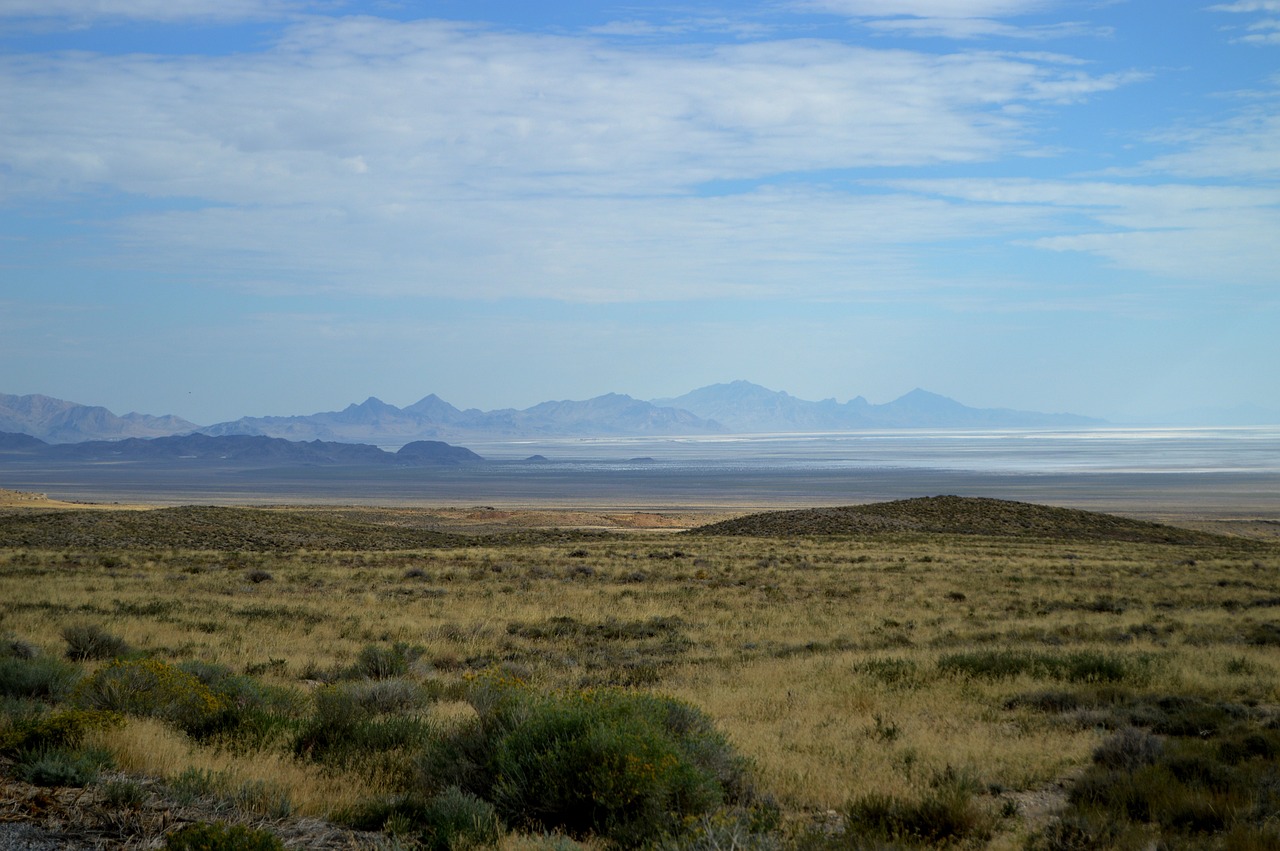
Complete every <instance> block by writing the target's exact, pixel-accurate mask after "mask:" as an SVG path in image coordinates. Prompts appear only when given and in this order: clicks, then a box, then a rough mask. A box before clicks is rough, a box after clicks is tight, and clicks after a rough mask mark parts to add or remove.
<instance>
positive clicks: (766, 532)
mask: <svg viewBox="0 0 1280 851" xmlns="http://www.w3.org/2000/svg"><path fill="white" fill-rule="evenodd" d="M886 532H890V533H891V532H921V533H937V534H949V535H987V536H992V537H1007V538H1035V539H1053V540H1072V541H1126V542H1133V543H1156V544H1220V543H1223V542H1224V541H1230V542H1232V543H1237V541H1236V539H1233V538H1226V537H1223V536H1219V535H1212V534H1210V533H1207V532H1196V531H1192V530H1190V529H1180V528H1177V527H1174V526H1166V525H1163V524H1160V523H1149V522H1146V521H1142V520H1130V519H1128V518H1125V517H1116V516H1114V515H1110V514H1099V513H1096V512H1092V511H1079V510H1076V509H1071V508H1054V507H1051V506H1047V505H1034V504H1031V503H1025V502H1010V501H1007V500H1001V499H985V498H976V497H961V496H931V497H921V498H917V499H903V500H897V501H894V502H881V503H874V504H871V505H851V506H842V507H839V508H808V509H801V510H797V511H769V512H765V513H762V514H750V515H747V516H746V517H738V518H735V519H733V520H725V521H723V522H721V523H712V524H710V525H708V526H700V527H698V528H696V529H691V530H689V534H696V535H741V536H751V537H770V538H787V537H800V536H804V535H866V534H877V533H886Z"/></svg>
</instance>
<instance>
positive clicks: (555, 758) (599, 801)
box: [421, 682, 745, 847]
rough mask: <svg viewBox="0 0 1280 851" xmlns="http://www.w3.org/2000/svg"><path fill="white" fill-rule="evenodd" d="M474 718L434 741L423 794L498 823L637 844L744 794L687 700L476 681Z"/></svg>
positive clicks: (713, 735)
mask: <svg viewBox="0 0 1280 851" xmlns="http://www.w3.org/2000/svg"><path fill="white" fill-rule="evenodd" d="M472 704H473V705H474V706H475V707H476V709H477V711H478V712H479V713H480V717H479V718H478V719H477V720H476V721H475V722H473V723H472V724H469V725H463V726H462V727H461V728H459V729H456V730H453V731H450V732H448V733H445V734H443V735H441V736H438V737H437V738H436V739H435V740H434V741H433V743H432V746H431V747H430V748H429V749H428V752H427V754H426V755H425V757H424V759H423V761H422V764H421V767H422V772H421V776H422V781H423V785H424V788H427V789H432V788H435V789H444V788H447V787H448V786H450V785H457V786H459V787H460V788H462V789H464V790H465V791H467V792H470V793H472V794H474V795H477V796H478V797H481V798H484V799H485V800H488V801H490V802H492V803H493V805H494V807H495V808H496V809H497V812H498V815H499V816H501V817H502V818H503V819H504V820H505V821H506V822H507V823H508V824H510V825H513V826H520V827H532V828H534V829H537V830H543V831H554V830H562V831H564V832H566V833H568V834H570V835H573V836H585V835H588V834H597V835H600V836H603V837H605V838H607V839H608V840H609V841H611V842H613V843H615V844H618V845H622V846H628V847H630V846H638V845H642V844H644V843H646V842H651V841H654V840H656V839H658V838H660V837H661V836H663V835H667V834H670V833H673V832H675V831H676V830H677V828H678V827H679V826H680V825H681V824H682V822H683V820H684V819H686V818H689V817H697V816H699V815H701V814H703V813H706V812H710V811H712V810H714V809H715V808H716V807H718V806H720V805H721V804H722V803H723V802H724V801H725V799H726V798H727V797H731V796H734V795H740V794H741V793H742V792H743V791H744V787H745V784H744V773H743V772H744V764H743V761H742V760H741V759H740V758H739V757H737V756H736V755H735V754H734V753H733V751H732V749H731V748H730V747H729V745H728V744H727V742H726V741H725V739H724V737H723V736H722V735H720V734H719V733H718V732H717V731H716V730H715V729H714V727H713V726H712V725H711V723H710V721H709V720H708V719H707V718H706V716H705V715H703V714H702V713H701V712H699V711H698V710H697V709H695V708H694V707H692V706H689V705H688V704H685V703H681V702H679V701H676V700H673V699H670V698H664V697H657V696H653V695H646V694H636V693H630V692H624V691H620V690H616V689H593V690H588V691H570V692H564V693H556V694H539V693H535V692H533V691H532V690H530V689H527V688H525V687H522V686H520V685H512V684H504V683H501V682H496V683H495V682H482V683H480V684H479V685H478V686H477V688H476V690H475V691H474V692H473V694H472Z"/></svg>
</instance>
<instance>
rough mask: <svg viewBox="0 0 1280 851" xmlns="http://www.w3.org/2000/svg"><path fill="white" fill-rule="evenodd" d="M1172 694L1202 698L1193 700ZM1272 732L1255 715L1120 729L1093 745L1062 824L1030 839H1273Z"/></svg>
mask: <svg viewBox="0 0 1280 851" xmlns="http://www.w3.org/2000/svg"><path fill="white" fill-rule="evenodd" d="M1175 703H1176V705H1178V706H1180V707H1182V708H1186V707H1188V706H1199V707H1200V708H1201V709H1203V708H1204V706H1203V705H1201V704H1199V703H1197V702H1194V701H1193V702H1190V703H1188V702H1175ZM1275 732H1276V731H1271V730H1268V729H1265V728H1260V727H1258V726H1257V725H1256V723H1253V724H1251V723H1248V722H1237V723H1235V724H1234V725H1233V726H1231V727H1230V728H1228V729H1224V730H1216V731H1212V733H1213V735H1212V736H1210V737H1208V738H1202V737H1201V735H1200V734H1190V735H1187V736H1181V737H1179V736H1171V737H1164V738H1157V737H1155V736H1152V735H1150V734H1148V733H1145V732H1142V731H1139V730H1132V729H1127V730H1122V731H1121V732H1120V733H1118V734H1116V735H1115V736H1113V737H1112V738H1111V739H1110V740H1108V741H1107V742H1104V743H1103V744H1102V745H1101V746H1100V747H1099V748H1098V750H1097V751H1096V752H1095V753H1094V759H1093V764H1092V765H1091V766H1090V767H1089V769H1088V770H1087V771H1086V772H1085V773H1084V774H1083V775H1082V776H1081V777H1080V778H1079V779H1078V780H1077V781H1076V783H1075V785H1074V786H1073V787H1072V789H1071V791H1070V795H1069V799H1068V800H1069V804H1070V806H1069V809H1068V810H1067V812H1066V813H1065V814H1064V815H1063V816H1062V818H1061V819H1060V824H1056V825H1051V826H1050V828H1049V829H1047V830H1046V831H1044V833H1043V834H1042V835H1041V836H1040V837H1039V838H1038V839H1037V842H1038V844H1035V845H1033V846H1032V847H1033V848H1036V849H1040V848H1045V849H1049V851H1058V849H1075V848H1085V849H1092V848H1099V849H1101V848H1112V847H1127V846H1123V845H1121V843H1120V841H1119V840H1117V839H1116V838H1115V837H1117V836H1127V835H1139V834H1143V833H1145V835H1147V836H1148V838H1150V837H1151V836H1154V837H1156V838H1158V840H1159V843H1158V844H1159V847H1161V848H1166V847H1167V848H1170V849H1175V848H1177V849H1181V848H1188V849H1190V848H1214V849H1220V848H1233V847H1234V848H1240V849H1251V848H1254V847H1262V848H1265V847H1275V846H1268V845H1267V844H1266V842H1265V841H1264V839H1265V837H1266V835H1267V833H1268V831H1271V832H1274V831H1273V828H1274V814H1275V813H1276V812H1277V811H1280V763H1278V762H1277V759H1276V756H1277V754H1280V736H1273V733H1275ZM1105 825H1110V827H1109V828H1107V829H1103V826H1105ZM1073 826H1074V827H1073ZM1082 826H1090V829H1089V830H1085V829H1084V827H1082ZM1068 840H1070V841H1072V842H1075V844H1074V845H1071V844H1069V842H1068ZM1089 842H1093V843H1095V844H1088V843H1089ZM1148 844H1149V843H1148Z"/></svg>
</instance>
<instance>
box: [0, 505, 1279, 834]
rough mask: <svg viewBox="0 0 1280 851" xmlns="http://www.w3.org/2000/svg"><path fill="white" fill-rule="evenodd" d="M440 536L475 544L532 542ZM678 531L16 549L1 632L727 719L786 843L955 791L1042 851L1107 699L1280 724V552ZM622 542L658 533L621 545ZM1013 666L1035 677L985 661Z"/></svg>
mask: <svg viewBox="0 0 1280 851" xmlns="http://www.w3.org/2000/svg"><path fill="white" fill-rule="evenodd" d="M435 516H436V518H437V519H436V520H435V521H433V522H434V523H435V524H436V528H437V529H440V528H444V527H445V526H448V525H449V523H448V522H446V521H452V524H453V525H452V527H451V528H453V529H454V530H455V531H456V530H459V529H461V528H462V527H464V526H467V525H478V526H482V527H484V528H483V530H484V531H491V527H492V526H493V524H495V523H496V524H501V523H502V522H507V521H511V520H512V518H511V517H498V516H494V515H492V514H490V515H476V514H475V510H471V511H470V514H468V513H467V512H461V511H459V512H457V513H455V514H454V515H453V516H452V517H449V516H447V514H442V513H439V512H437V514H436V515H435ZM441 517H443V518H444V519H443V520H441V519H440V518H441ZM347 519H350V518H347ZM383 522H387V518H385V517H384V518H383ZM396 522H400V523H407V522H411V519H406V518H404V517H401V518H400V519H399V520H398V521H396ZM516 522H517V523H518V524H521V525H525V526H532V525H537V523H538V522H539V521H536V520H535V519H530V518H529V517H527V516H522V517H520V518H517V520H516ZM684 522H685V519H684V518H677V519H675V520H662V519H652V517H639V516H633V517H629V518H627V519H624V520H622V521H619V522H617V523H615V524H614V526H615V531H613V532H611V533H609V534H607V535H602V534H582V535H577V536H572V535H571V536H568V537H563V538H561V539H548V540H542V541H540V540H537V539H521V540H518V541H515V542H507V541H504V540H503V539H502V538H501V537H500V536H499V537H485V538H480V539H470V540H461V541H455V542H447V541H446V542H442V543H441V544H440V545H438V546H432V547H424V548H419V549H412V550H396V551H388V552H376V551H367V550H366V551H352V552H343V551H312V550H308V549H295V550H291V551H270V552H253V551H229V550H190V549H146V548H136V547H130V548H117V547H112V546H109V545H108V546H94V547H88V546H70V547H51V546H50V547H9V548H6V549H0V599H2V600H3V601H4V605H3V607H2V608H0V612H2V614H0V633H3V634H6V635H8V636H10V637H11V638H16V639H19V640H21V641H23V642H29V643H31V644H34V645H36V646H38V647H40V648H42V649H44V650H45V651H46V652H49V653H60V652H61V651H62V649H63V648H64V647H65V643H64V640H63V638H62V634H63V631H64V630H65V629H67V628H68V627H75V626H93V627H99V628H101V629H102V630H105V631H106V632H109V633H111V634H114V635H116V636H119V637H122V638H123V639H124V640H125V641H126V642H127V643H128V644H129V645H130V646H131V647H132V648H134V649H135V650H136V651H141V652H143V653H145V654H147V655H149V656H152V657H154V658H158V659H161V660H168V661H172V662H179V661H185V660H201V661H203V662H208V663H214V664H218V665H223V666H226V667H228V668H230V669H232V670H233V671H235V672H237V673H247V674H250V675H252V676H254V677H255V678H258V679H260V680H261V681H263V682H266V683H269V684H272V685H275V686H280V687H282V688H286V689H289V690H292V691H295V692H297V693H298V694H302V695H305V694H306V693H308V692H310V691H313V690H314V689H316V688H317V687H318V685H319V684H320V683H322V682H328V681H333V680H335V679H337V678H338V677H339V676H340V673H341V672H342V671H343V670H346V669H350V668H351V667H352V666H353V665H357V664H358V662H359V660H360V658H361V654H362V651H366V648H369V647H371V646H374V647H384V648H392V647H394V646H396V645H402V646H403V647H404V648H408V649H409V656H408V658H410V659H411V664H410V667H409V670H408V672H407V674H406V675H405V677H406V678H407V679H410V680H413V681H416V682H419V683H424V684H426V685H427V686H428V687H429V688H430V689H431V692H432V694H434V695H435V696H436V698H435V700H434V702H433V703H431V704H430V706H429V707H427V708H426V709H425V710H422V711H424V712H426V713H427V714H428V715H429V716H430V717H432V718H434V719H435V720H436V721H437V722H438V723H439V724H442V725H449V724H456V723H459V722H460V720H463V719H465V718H467V717H468V716H469V713H473V712H474V710H472V709H471V707H470V706H469V705H468V704H467V703H465V702H462V701H461V700H460V699H459V698H460V696H461V695H463V693H464V692H465V689H466V688H467V686H468V683H469V682H472V681H473V679H474V677H475V676H477V674H479V673H480V672H485V671H495V670H497V671H502V672H504V675H505V676H510V677H515V678H519V679H521V680H524V681H527V682H530V683H532V684H534V685H535V686H536V687H537V688H539V689H545V690H556V689H565V688H574V689H577V688H583V687H590V686H596V685H617V686H624V687H627V688H633V689H638V690H644V691H654V692H660V693H663V694H668V695H672V696H675V697H678V698H682V699H684V700H686V701H688V702H689V703H691V704H693V705H694V706H696V707H699V708H701V709H702V710H704V711H705V712H706V713H707V714H708V715H709V716H710V717H711V718H712V719H713V720H714V721H715V723H716V724H717V725H718V726H719V728H720V729H721V730H722V731H723V732H724V733H725V734H727V736H728V739H729V741H730V742H731V743H732V745H733V746H735V747H736V748H737V750H738V751H739V752H740V753H742V754H744V755H746V756H747V757H748V758H749V759H750V761H751V763H752V766H753V767H752V776H753V782H754V785H755V787H756V789H757V790H758V792H759V794H760V795H762V796H768V797H771V798H773V799H774V800H776V801H777V803H778V805H779V806H780V808H781V811H782V812H783V813H784V815H785V817H786V821H787V823H789V824H804V825H813V824H819V823H822V821H823V819H829V818H831V817H832V814H833V813H834V812H835V811H842V808H844V807H845V805H846V804H847V803H848V802H849V801H851V800H853V799H856V798H858V797H859V796H867V795H870V794H884V795H890V796H899V797H902V798H912V797H913V796H915V797H919V796H920V795H922V794H924V793H926V792H927V790H928V789H929V788H930V787H931V784H933V785H936V783H937V779H938V778H939V777H943V776H947V775H948V774H951V775H957V774H958V775H960V776H964V777H966V778H970V779H971V780H972V781H973V785H974V788H976V789H978V790H980V794H979V799H980V801H981V806H982V807H984V808H985V809H986V811H988V812H991V813H1001V814H1002V817H1001V819H1000V821H999V825H998V827H997V829H996V830H995V831H994V833H993V834H992V835H991V836H990V837H989V838H986V839H984V840H983V841H982V842H981V843H979V845H980V846H981V847H987V848H992V849H1013V848H1022V847H1024V845H1025V843H1026V842H1027V840H1028V837H1029V836H1031V835H1032V834H1034V833H1035V832H1036V831H1037V830H1040V829H1042V828H1043V827H1044V826H1045V824H1046V823H1047V820H1048V819H1049V817H1050V816H1051V814H1052V808H1053V807H1054V806H1057V805H1060V804H1061V803H1062V802H1063V801H1065V791H1064V790H1065V788H1066V785H1067V784H1069V783H1070V781H1071V780H1072V778H1074V777H1076V776H1078V775H1079V774H1080V773H1081V772H1082V771H1083V770H1084V768H1085V767H1086V766H1087V765H1088V763H1089V761H1090V756H1091V754H1092V753H1093V752H1094V750H1095V749H1096V748H1097V747H1098V746H1099V743H1100V742H1102V741H1103V740H1104V738H1105V737H1106V736H1107V735H1109V733H1110V731H1111V728H1112V726H1113V725H1111V724H1109V723H1108V722H1107V720H1106V717H1105V714H1104V713H1102V712H1100V711H1099V710H1097V708H1096V706H1094V705H1093V704H1090V702H1089V695H1095V696H1096V695H1098V694H1100V693H1104V692H1105V694H1104V696H1103V697H1101V698H1099V700H1100V701H1102V702H1107V705H1112V706H1114V705H1119V704H1123V703H1124V702H1125V701H1130V702H1138V703H1140V702H1141V701H1142V700H1158V699H1160V698H1165V697H1169V696H1177V697H1180V698H1197V699H1202V700H1204V701H1210V702H1223V701H1226V702H1230V703H1232V704H1233V705H1239V706H1241V707H1253V708H1255V709H1257V710H1258V711H1269V709H1270V708H1273V707H1275V706H1276V705H1277V704H1280V680H1278V679H1277V672H1278V671H1280V658H1278V657H1277V653H1276V645H1277V644H1280V554H1278V552H1277V550H1276V549H1274V548H1273V547H1272V546H1270V545H1266V544H1259V543H1257V542H1249V541H1242V540H1236V541H1231V540H1227V539H1217V540H1215V539H1212V538H1209V537H1207V536H1206V537H1204V538H1202V539H1200V540H1197V541H1196V542H1194V543H1180V544H1163V543H1133V542H1113V541H1105V540H1096V541H1089V540H1070V539H1058V540H1051V539H1045V538H1019V537H995V536H976V535H961V534H949V535H948V534H927V533H916V532H884V533H880V534H868V535H860V536H857V537H849V536H839V535H836V536H825V537H824V536H805V537H707V536H692V535H687V534H678V533H675V532H669V531H662V530H661V527H662V526H663V525H677V526H679V525H681V524H683V523H684ZM628 524H630V525H633V526H636V527H645V531H643V532H635V531H626V530H623V531H616V528H617V526H624V525H628ZM568 525H570V526H576V527H595V528H600V527H602V526H604V525H606V523H605V522H602V521H601V520H600V519H599V517H586V516H583V517H572V518H568ZM655 528H656V529H657V531H655ZM3 544H4V542H3V540H0V546H3ZM964 654H969V656H967V657H966V656H965V655H964ZM974 654H978V655H974ZM981 654H986V656H982V655H981ZM1000 654H1005V655H1004V656H1003V657H1002V656H1001V655H1000ZM1018 654H1021V655H1018ZM966 658H967V659H968V660H969V662H967V663H966V662H965V659H966ZM1001 658H1004V659H1006V661H1008V659H1013V658H1021V659H1030V660H1032V662H1031V663H1030V664H1028V665H1023V666H1022V667H1021V668H1019V667H1018V666H1016V665H1014V666H1012V667H1006V668H1004V669H998V670H991V671H984V670H982V669H980V667H979V662H981V660H983V659H985V660H987V661H988V662H989V661H991V660H993V659H994V660H996V661H998V660H999V659H1001ZM957 659H959V660H960V661H957ZM975 660H978V661H975ZM1036 660H1039V661H1036ZM103 664H105V663H103V662H97V663H88V668H89V669H90V670H92V669H93V667H94V666H100V665H103ZM1073 665H1074V666H1075V667H1073ZM1089 665H1092V666H1093V667H1092V668H1090V667H1089ZM1081 666H1084V667H1081ZM1068 693H1069V694H1072V695H1075V697H1074V698H1073V699H1072V700H1066V699H1065V698H1064V699H1062V705H1061V706H1054V707H1053V708H1052V709H1051V710H1050V709H1046V708H1045V705H1044V704H1045V703H1047V702H1052V695H1053V694H1068ZM1037 696H1039V697H1037ZM97 735H98V736H99V737H100V740H101V742H102V743H103V744H105V745H106V747H108V748H109V749H110V750H111V751H112V752H113V754H114V755H115V759H116V763H117V764H118V765H119V766H120V767H121V768H122V769H123V770H126V771H130V772H135V773H138V774H145V775H151V776H156V777H162V778H174V777H178V776H179V775H181V774H182V773H183V772H184V771H189V770H190V769H191V768H193V767H194V768H197V769H201V770H207V771H210V772H218V773H220V774H221V776H223V777H229V778H233V780H234V782H236V783H240V784H244V783H250V782H253V781H261V782H263V783H267V784H271V786H272V787H274V788H278V789H280V790H283V792H284V793H286V794H287V795H288V796H289V798H290V800H291V801H292V807H293V810H294V812H296V813H302V814H308V815H314V816H322V817H323V816H328V815H330V814H332V813H333V812H334V810H335V809H338V808H341V807H344V806H349V805H351V804H352V803H354V801H355V799H356V798H358V797H360V796H361V795H365V794H367V793H368V790H369V789H370V788H371V787H370V786H369V784H370V783H372V784H373V788H374V791H376V786H377V783H378V782H379V781H378V778H377V777H376V776H374V777H372V779H371V778H370V776H369V774H368V773H363V774H359V776H358V777H357V776H356V775H355V774H351V775H348V774H344V773H343V771H342V770H339V769H334V768H333V767H326V766H320V765H316V764H314V763H309V762H305V761H303V760H301V759H299V758H296V757H295V756H294V755H293V753H292V752H290V751H289V750H288V749H287V748H286V747H279V746H276V747H268V748H266V750H264V751H256V752H248V753H245V752H239V753H237V752H234V751H229V750H227V749H218V748H216V747H210V746H205V745H201V744H198V743H196V742H194V741H193V740H192V739H190V738H188V737H186V736H184V735H183V734H182V733H180V732H177V731H175V730H174V729H172V728H171V727H169V726H166V725H164V724H162V723H160V722H159V721H156V720H150V719H140V718H135V719H131V720H129V721H128V723H127V724H125V725H124V726H123V727H118V728H115V729H110V730H106V731H103V732H101V733H99V734H97ZM387 782H388V783H390V781H387ZM509 841H512V842H514V841H515V840H514V839H509Z"/></svg>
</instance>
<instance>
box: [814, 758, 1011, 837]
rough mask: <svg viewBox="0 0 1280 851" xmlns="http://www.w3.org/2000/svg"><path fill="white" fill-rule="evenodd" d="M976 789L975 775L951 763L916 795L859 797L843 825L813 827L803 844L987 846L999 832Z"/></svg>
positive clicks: (846, 813)
mask: <svg viewBox="0 0 1280 851" xmlns="http://www.w3.org/2000/svg"><path fill="white" fill-rule="evenodd" d="M976 791H977V784H976V782H975V781H974V780H973V779H972V778H970V777H968V776H967V775H966V774H964V773H963V772H957V771H955V770H953V769H951V768H948V769H947V770H946V771H944V772H942V773H940V774H938V775H937V776H935V777H934V778H933V781H932V782H931V783H930V784H929V788H928V789H927V790H926V791H925V792H923V793H922V794H921V795H920V796H919V797H917V798H914V799H909V798H903V797H899V796H895V795H887V794H882V793H871V794H867V795H860V796H858V797H857V798H855V799H853V800H852V801H850V802H849V804H848V805H847V806H846V807H845V809H844V813H843V816H844V819H843V829H841V830H838V831H831V830H824V829H814V830H810V831H809V832H808V833H807V834H806V835H804V836H803V837H801V838H800V841H799V842H798V845H799V846H800V847H801V848H805V849H813V851H822V849H831V851H842V850H843V849H849V850H850V851H853V849H856V850H857V851H863V849H866V851H871V849H877V851H879V849H889V848H950V847H957V846H959V847H972V846H978V845H982V844H985V843H986V842H988V841H989V840H990V839H991V837H992V835H993V834H994V832H995V827H996V817H995V815H993V814H992V813H991V812H989V811H987V810H986V809H984V808H983V807H982V806H981V805H980V804H979V803H978V801H977V800H976V799H975V792H976Z"/></svg>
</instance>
